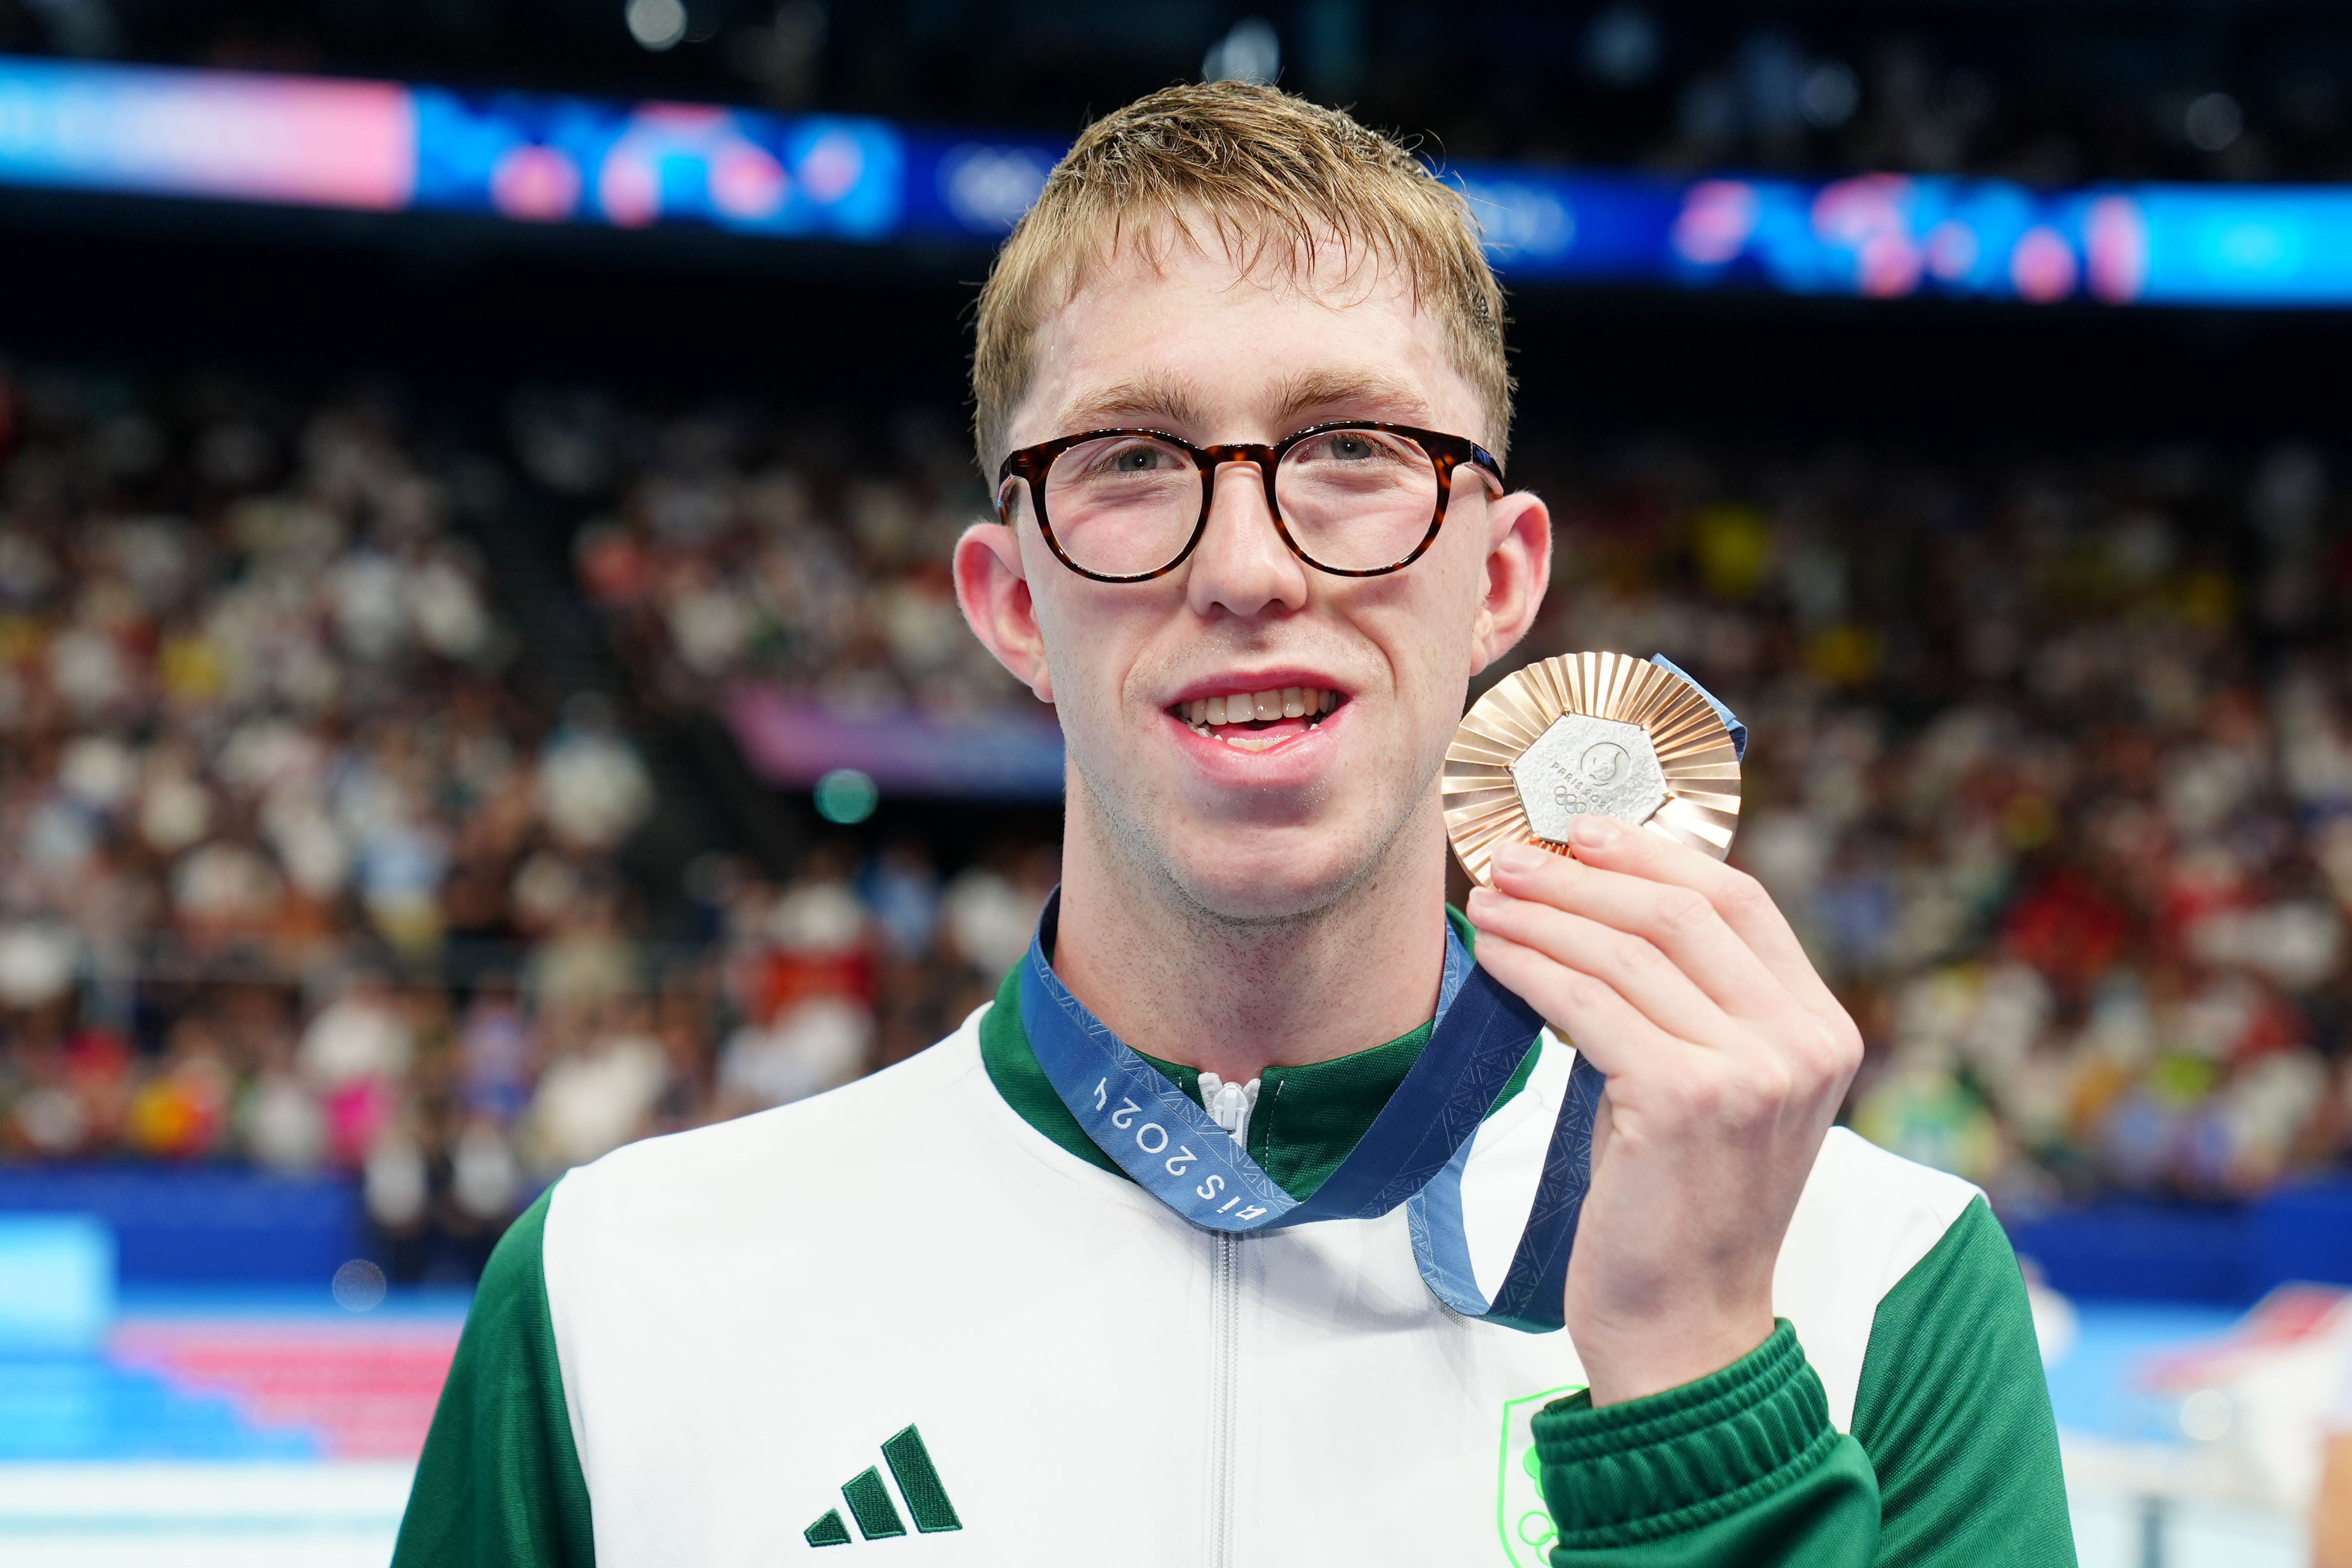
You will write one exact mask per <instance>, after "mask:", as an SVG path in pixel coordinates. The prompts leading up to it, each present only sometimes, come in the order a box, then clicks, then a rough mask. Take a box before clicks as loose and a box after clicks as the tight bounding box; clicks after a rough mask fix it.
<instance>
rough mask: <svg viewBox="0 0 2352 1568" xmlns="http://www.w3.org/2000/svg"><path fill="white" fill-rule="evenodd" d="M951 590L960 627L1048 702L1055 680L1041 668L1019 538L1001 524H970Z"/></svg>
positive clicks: (1041, 637) (1041, 644)
mask: <svg viewBox="0 0 2352 1568" xmlns="http://www.w3.org/2000/svg"><path fill="white" fill-rule="evenodd" d="M955 589H956V603H957V605H958V606H959V607H961V609H962V611H963V619H964V624H965V625H967V626H970V627H971V634H972V635H973V636H975V637H977V638H979V639H980V642H981V646H982V647H984V648H986V649H987V650H988V651H989V652H990V653H993V654H995V655H996V662H997V663H998V664H1002V665H1003V666H1004V667H1005V668H1006V669H1008V670H1010V671H1012V672H1013V679H1014V680H1017V681H1019V682H1020V683H1021V684H1022V685H1024V686H1027V687H1028V688H1029V689H1030V690H1031V691H1032V692H1034V693H1035V694H1036V695H1037V700H1038V701H1039V702H1041V703H1050V702H1052V701H1053V700H1054V678H1053V676H1052V674H1049V673H1048V672H1047V670H1046V668H1045V634H1044V633H1043V632H1040V631H1039V630H1038V628H1037V610H1036V606H1035V605H1034V604H1033V603H1031V602H1030V599H1029V574H1028V570H1027V569H1026V568H1024V566H1023V565H1022V563H1021V539H1020V537H1019V536H1018V535H1016V534H1015V533H1014V532H1013V530H1012V529H1011V528H1008V527H1006V526H1005V525H1004V524H1003V523H974V524H972V525H971V527H970V528H966V529H964V531H963V537H962V538H960V539H958V540H956V547H955Z"/></svg>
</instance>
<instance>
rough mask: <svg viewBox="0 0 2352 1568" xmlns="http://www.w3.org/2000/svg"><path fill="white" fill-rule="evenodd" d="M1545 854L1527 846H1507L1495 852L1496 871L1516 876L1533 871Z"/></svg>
mask: <svg viewBox="0 0 2352 1568" xmlns="http://www.w3.org/2000/svg"><path fill="white" fill-rule="evenodd" d="M1542 856H1543V852H1542V851H1541V850H1538V849H1534V848H1532V847H1530V846H1528V845H1527V844H1505V845H1504V846H1503V847H1502V848H1501V849H1498V850H1496V852H1495V870H1496V872H1498V873H1499V872H1510V873H1514V874H1516V873H1519V872H1523V871H1533V870H1534V869H1535V868H1536V865H1537V864H1538V862H1539V861H1540V860H1541V859H1542Z"/></svg>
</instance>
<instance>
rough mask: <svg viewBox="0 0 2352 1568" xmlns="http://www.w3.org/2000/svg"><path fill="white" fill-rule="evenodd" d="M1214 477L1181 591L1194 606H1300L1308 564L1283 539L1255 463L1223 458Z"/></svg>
mask: <svg viewBox="0 0 2352 1568" xmlns="http://www.w3.org/2000/svg"><path fill="white" fill-rule="evenodd" d="M1216 481H1217V482H1216V489H1215V492H1214V494H1213V496H1212V497H1211V498H1210V504H1209V526H1208V528H1207V529H1206V530H1205V531H1204V532H1203V533H1202V536H1201V542H1200V544H1199V546H1198V547H1197V548H1195V549H1193V551H1192V559H1191V560H1190V561H1189V562H1187V563H1186V564H1187V566H1188V568H1189V570H1190V575H1189V577H1188V578H1187V579H1186V581H1185V587H1184V592H1185V598H1186V601H1188V602H1189V603H1190V604H1191V605H1192V610H1193V612H1194V613H1195V614H1200V615H1207V614H1210V613H1211V612H1214V611H1218V610H1223V611H1224V612H1226V613H1228V614H1231V615H1237V616H1253V615H1261V614H1265V613H1266V612H1269V611H1282V612H1287V611H1295V610H1299V609H1302V608H1304V607H1305V605H1306V603H1307V564H1306V562H1304V561H1302V560H1300V559H1298V558H1297V556H1295V555H1293V554H1291V553H1290V548H1289V547H1288V546H1287V545H1286V544H1284V543H1283V542H1282V535H1281V533H1280V532H1279V531H1278V530H1277V529H1276V527H1275V521H1274V514H1273V512H1272V511H1271V510H1270V509H1269V508H1268V507H1267V506H1266V502H1265V479H1264V478H1263V477H1261V476H1260V474H1259V470H1258V467H1257V465H1255V463H1244V462H1231V463H1225V464H1222V465H1219V466H1218V468H1217V475H1216Z"/></svg>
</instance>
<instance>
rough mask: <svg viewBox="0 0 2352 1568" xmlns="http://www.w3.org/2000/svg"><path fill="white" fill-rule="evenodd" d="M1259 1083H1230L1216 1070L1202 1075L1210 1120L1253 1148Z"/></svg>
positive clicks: (1254, 1081)
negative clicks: (1252, 1118)
mask: <svg viewBox="0 0 2352 1568" xmlns="http://www.w3.org/2000/svg"><path fill="white" fill-rule="evenodd" d="M1257 1082H1258V1081H1257V1080H1256V1079H1255V1078H1253V1079H1251V1080H1250V1081H1249V1082H1247V1083H1228V1082H1225V1081H1224V1080H1223V1079H1222V1078H1220V1077H1218V1076H1217V1075H1216V1074H1215V1073H1213V1072H1203V1073H1202V1074H1201V1104H1202V1108H1203V1109H1205V1110H1206V1111H1207V1112H1208V1113H1209V1119H1210V1120H1211V1121H1213V1122H1214V1123H1216V1124H1217V1125H1218V1126H1220V1127H1223V1129H1224V1130H1225V1131H1226V1132H1228V1133H1231V1134H1233V1135H1234V1142H1235V1143H1236V1144H1239V1145H1241V1146H1242V1147H1243V1148H1244V1149H1246V1148H1248V1147H1249V1119H1250V1113H1251V1112H1252V1111H1255V1110H1256V1109H1257Z"/></svg>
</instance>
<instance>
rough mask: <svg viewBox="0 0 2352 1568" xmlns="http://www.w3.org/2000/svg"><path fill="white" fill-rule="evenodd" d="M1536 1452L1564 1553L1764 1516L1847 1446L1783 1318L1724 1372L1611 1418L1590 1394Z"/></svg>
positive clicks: (1550, 1415)
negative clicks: (1744, 1513) (1763, 1504)
mask: <svg viewBox="0 0 2352 1568" xmlns="http://www.w3.org/2000/svg"><path fill="white" fill-rule="evenodd" d="M1535 1434H1536V1454H1537V1457H1538V1459H1539V1461H1540V1462H1541V1464H1542V1466H1543V1491H1544V1500H1545V1501H1546V1502H1547V1503H1549V1505H1550V1507H1551V1516H1552V1521H1553V1523H1555V1524H1556V1525H1558V1526H1559V1544H1560V1545H1561V1546H1562V1547H1565V1548H1567V1549H1569V1550H1570V1551H1580V1550H1581V1551H1593V1550H1599V1549H1603V1548H1611V1547H1622V1546H1632V1545H1636V1544H1638V1543H1640V1542H1649V1541H1660V1540H1664V1539H1665V1538H1666V1537H1668V1536H1673V1535H1680V1534H1682V1533H1683V1532H1685V1531H1691V1530H1696V1529H1698V1528H1699V1527H1700V1526H1702V1525H1706V1524H1711V1523H1713V1522H1715V1521H1717V1520H1719V1519H1725V1518H1727V1517H1729V1516H1730V1515H1732V1514H1735V1513H1738V1512H1739V1511H1741V1510H1742V1509H1746V1508H1750V1507H1753V1506H1754V1505H1755V1504H1757V1503H1758V1502H1760V1501H1762V1500H1764V1499H1766V1498H1768V1497H1770V1496H1771V1495H1772V1494H1773V1493H1775V1492H1777V1491H1779V1490H1780V1489H1782V1488H1783V1487H1786V1486H1789V1485H1790V1484H1791V1483H1793V1482H1795V1481H1796V1480H1798V1479H1800V1478H1801V1477H1802V1476H1803V1475H1804V1474H1805V1473H1806V1472H1807V1471H1809V1470H1811V1469H1813V1468H1814V1467H1815V1466H1817V1465H1819V1464H1821V1463H1822V1461H1823V1460H1825V1459H1826V1458H1828V1457H1829V1455H1830V1451H1831V1450H1832V1448H1836V1446H1837V1441H1838V1434H1837V1429H1836V1428H1835V1427H1832V1426H1831V1425H1830V1407H1829V1400H1828V1399H1827V1397H1826V1396H1823V1394H1822V1380H1821V1379H1820V1378H1819V1377H1817V1376H1815V1375H1813V1369H1812V1367H1811V1364H1809V1363H1807V1361H1806V1360H1805V1352H1804V1348H1803V1347H1802V1346H1801V1345H1800V1344H1798V1343H1797V1331H1796V1330H1795V1329H1793V1328H1791V1327H1790V1325H1789V1321H1788V1320H1787V1319H1786V1318H1783V1319H1781V1320H1780V1323H1779V1326H1777V1327H1776V1328H1774V1329H1773V1331H1772V1337H1771V1338H1769V1339H1768V1340H1766V1341H1765V1342H1764V1343H1762V1344H1760V1345H1759V1346H1757V1347H1756V1348H1755V1349H1754V1350H1752V1351H1750V1352H1749V1353H1748V1354H1747V1355H1745V1356H1743V1357H1741V1358H1740V1359H1739V1360H1738V1361H1736V1362H1733V1363H1732V1364H1730V1365H1729V1366H1727V1367H1725V1368H1724V1369H1723V1370H1722V1371H1721V1372H1717V1373H1712V1374H1710V1375H1707V1376H1706V1377H1702V1378H1700V1379H1699V1380H1698V1381H1697V1382H1696V1383H1686V1384H1685V1385H1683V1386H1682V1387H1680V1388H1670V1389H1668V1390H1666V1391H1665V1392H1664V1394H1654V1395H1652V1396H1649V1397H1648V1398H1646V1399H1632V1400H1628V1401H1627V1402H1625V1403H1624V1404H1622V1405H1612V1406H1609V1407H1608V1408H1607V1409H1605V1410H1595V1409H1594V1408H1593V1407H1592V1396H1591V1395H1590V1394H1574V1395H1570V1396H1569V1397H1568V1398H1566V1399H1559V1400H1554V1401H1553V1402H1552V1403H1551V1404H1549V1405H1548V1406H1544V1408H1543V1409H1542V1410H1541V1411H1539V1412H1538V1413H1537V1416H1536V1418H1535Z"/></svg>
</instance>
